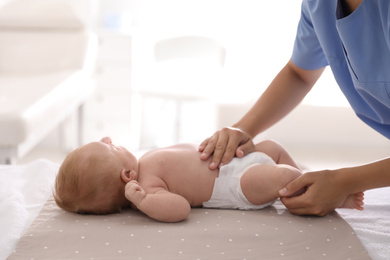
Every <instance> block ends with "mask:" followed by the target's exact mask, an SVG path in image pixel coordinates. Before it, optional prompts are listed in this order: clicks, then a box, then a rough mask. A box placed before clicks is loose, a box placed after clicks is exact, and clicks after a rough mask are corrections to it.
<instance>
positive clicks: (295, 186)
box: [279, 173, 314, 197]
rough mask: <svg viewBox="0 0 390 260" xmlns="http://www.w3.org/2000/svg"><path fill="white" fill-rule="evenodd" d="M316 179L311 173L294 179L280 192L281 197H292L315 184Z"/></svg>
mask: <svg viewBox="0 0 390 260" xmlns="http://www.w3.org/2000/svg"><path fill="white" fill-rule="evenodd" d="M313 182H314V178H313V176H312V175H311V174H310V173H306V174H303V175H301V176H299V177H298V178H296V179H294V180H293V181H291V182H290V183H288V184H287V185H286V187H284V188H282V189H281V190H280V191H279V195H280V196H282V197H288V196H292V195H294V194H295V193H297V192H298V191H300V190H303V189H305V188H306V187H308V186H310V185H311V184H313Z"/></svg>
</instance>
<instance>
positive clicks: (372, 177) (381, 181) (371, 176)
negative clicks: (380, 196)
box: [334, 157, 390, 194]
mask: <svg viewBox="0 0 390 260" xmlns="http://www.w3.org/2000/svg"><path fill="white" fill-rule="evenodd" d="M334 172H335V174H336V178H338V179H339V180H340V181H341V182H342V183H343V187H345V188H346V189H347V190H348V193H350V194H353V193H356V192H360V191H365V190H370V189H375V188H381V187H387V186H390V157H389V158H386V159H383V160H379V161H375V162H372V163H369V164H365V165H361V166H356V167H350V168H342V169H338V170H335V171H334Z"/></svg>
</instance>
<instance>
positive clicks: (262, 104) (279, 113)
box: [233, 60, 323, 138]
mask: <svg viewBox="0 0 390 260" xmlns="http://www.w3.org/2000/svg"><path fill="white" fill-rule="evenodd" d="M322 71H323V69H319V70H312V71H308V70H302V69H300V68H298V67H297V66H295V65H294V64H293V62H292V61H291V60H290V61H289V62H288V63H287V64H286V66H285V67H284V68H283V69H282V70H281V71H280V72H279V74H278V75H277V76H276V77H275V79H274V80H273V81H272V82H271V84H270V85H269V87H268V88H267V89H266V91H265V92H264V93H263V94H262V95H261V96H260V98H259V99H258V100H257V102H256V103H255V104H254V106H253V107H252V108H251V109H250V110H249V111H248V113H247V114H245V116H244V117H243V118H242V119H241V120H240V121H238V122H237V123H236V124H234V125H233V126H234V127H237V128H240V129H241V130H243V131H244V132H246V133H248V134H249V135H250V136H252V138H253V137H255V136H256V135H257V134H259V133H260V132H262V131H264V130H266V129H267V128H269V127H271V126H272V125H274V124H275V123H276V122H278V121H279V120H280V119H282V118H283V117H285V116H286V115H287V114H288V113H289V112H291V111H292V110H293V109H294V108H295V107H296V106H297V105H298V104H299V103H300V102H301V101H302V99H303V98H304V97H305V96H306V94H307V93H308V92H309V91H310V89H311V88H312V86H313V85H314V84H315V82H316V81H317V79H318V78H319V77H320V75H321V74H322Z"/></svg>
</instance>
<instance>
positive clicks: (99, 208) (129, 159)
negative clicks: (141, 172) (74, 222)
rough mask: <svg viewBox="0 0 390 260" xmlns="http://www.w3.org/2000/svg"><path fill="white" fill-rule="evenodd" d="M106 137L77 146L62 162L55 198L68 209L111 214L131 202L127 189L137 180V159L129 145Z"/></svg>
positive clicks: (78, 211)
mask: <svg viewBox="0 0 390 260" xmlns="http://www.w3.org/2000/svg"><path fill="white" fill-rule="evenodd" d="M104 140H105V139H102V141H103V142H92V143H89V144H86V145H84V146H81V147H79V148H77V149H76V150H74V151H72V152H71V153H69V154H68V155H67V156H66V158H65V160H64V162H63V163H62V165H61V167H60V169H59V171H58V174H57V177H56V182H55V192H54V198H55V201H56V203H57V205H58V206H59V207H61V208H62V209H64V210H65V211H69V212H77V213H90V214H108V213H115V212H119V211H120V210H121V209H122V208H123V207H127V206H129V205H130V202H129V201H128V200H127V199H126V198H125V196H124V189H125V185H126V183H127V182H129V181H131V180H133V179H136V173H137V172H138V164H137V159H136V158H135V157H134V155H133V154H131V153H130V152H129V151H128V150H126V149H125V148H123V147H116V146H114V145H112V143H111V140H109V142H105V141H104Z"/></svg>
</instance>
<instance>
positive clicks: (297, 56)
mask: <svg viewBox="0 0 390 260" xmlns="http://www.w3.org/2000/svg"><path fill="white" fill-rule="evenodd" d="M292 61H293V62H294V64H295V65H297V66H298V67H300V68H302V69H306V70H314V69H319V68H323V67H325V66H327V65H328V61H327V59H326V57H325V55H324V52H323V50H322V47H321V44H320V42H319V40H318V36H317V33H316V30H315V28H314V26H313V24H312V21H311V15H310V12H309V8H308V5H307V2H306V1H303V3H302V11H301V19H300V21H299V24H298V30H297V35H296V38H295V43H294V49H293V54H292Z"/></svg>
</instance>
